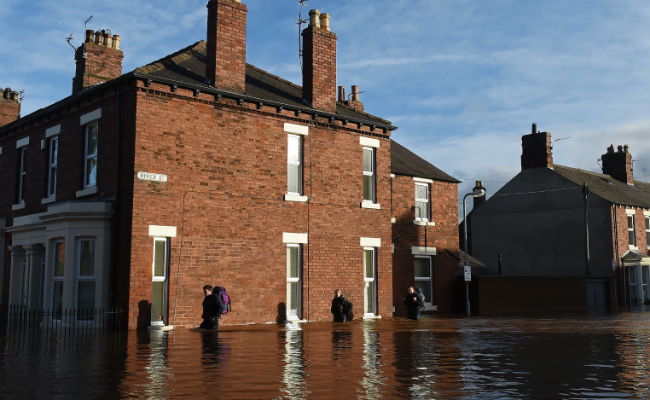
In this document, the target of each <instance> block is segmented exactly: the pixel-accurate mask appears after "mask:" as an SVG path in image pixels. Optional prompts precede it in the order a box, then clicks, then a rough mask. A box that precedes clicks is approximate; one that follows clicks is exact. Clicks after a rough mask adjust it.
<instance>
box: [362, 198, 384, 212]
mask: <svg viewBox="0 0 650 400" xmlns="http://www.w3.org/2000/svg"><path fill="white" fill-rule="evenodd" d="M361 208H371V209H373V210H380V209H381V206H380V205H379V203H373V202H371V201H367V200H364V201H362V202H361Z"/></svg>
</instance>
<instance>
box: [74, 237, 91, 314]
mask: <svg viewBox="0 0 650 400" xmlns="http://www.w3.org/2000/svg"><path fill="white" fill-rule="evenodd" d="M76 264H77V293H76V294H77V302H76V303H77V310H78V314H77V315H78V317H77V319H79V320H92V319H93V318H94V315H93V311H94V309H95V239H91V238H84V239H78V240H77V263H76Z"/></svg>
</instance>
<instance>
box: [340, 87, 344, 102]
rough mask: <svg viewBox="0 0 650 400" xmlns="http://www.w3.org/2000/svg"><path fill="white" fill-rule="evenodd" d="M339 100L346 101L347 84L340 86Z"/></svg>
mask: <svg viewBox="0 0 650 400" xmlns="http://www.w3.org/2000/svg"><path fill="white" fill-rule="evenodd" d="M339 101H340V102H344V101H345V86H339Z"/></svg>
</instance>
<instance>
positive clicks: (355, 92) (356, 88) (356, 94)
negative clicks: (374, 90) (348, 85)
mask: <svg viewBox="0 0 650 400" xmlns="http://www.w3.org/2000/svg"><path fill="white" fill-rule="evenodd" d="M352 101H359V86H357V85H352Z"/></svg>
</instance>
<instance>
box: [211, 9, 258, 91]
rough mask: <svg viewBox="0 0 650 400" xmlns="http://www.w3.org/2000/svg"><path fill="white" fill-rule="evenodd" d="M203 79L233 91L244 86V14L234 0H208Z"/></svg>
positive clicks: (243, 89) (245, 12) (241, 89)
mask: <svg viewBox="0 0 650 400" xmlns="http://www.w3.org/2000/svg"><path fill="white" fill-rule="evenodd" d="M207 7H208V32H207V41H206V42H207V43H206V53H205V56H206V65H205V75H206V76H205V78H206V81H207V82H208V83H209V84H210V85H213V86H214V87H217V88H220V89H225V90H229V91H233V92H237V93H244V92H245V90H246V14H247V12H248V8H247V7H246V5H244V4H242V3H241V2H239V1H237V0H210V1H208V5H207Z"/></svg>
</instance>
